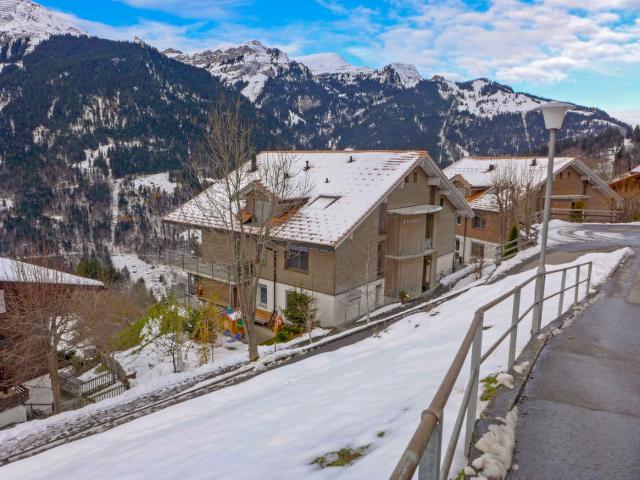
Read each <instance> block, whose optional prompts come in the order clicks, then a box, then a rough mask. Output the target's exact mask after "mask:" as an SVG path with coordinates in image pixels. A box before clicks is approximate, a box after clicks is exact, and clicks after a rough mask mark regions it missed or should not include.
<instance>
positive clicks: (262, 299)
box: [258, 283, 268, 307]
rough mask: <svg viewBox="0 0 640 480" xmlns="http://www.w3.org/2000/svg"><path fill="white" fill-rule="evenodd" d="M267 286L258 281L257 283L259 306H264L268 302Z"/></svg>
mask: <svg viewBox="0 0 640 480" xmlns="http://www.w3.org/2000/svg"><path fill="white" fill-rule="evenodd" d="M267 292H268V289H267V286H266V285H264V284H263V283H259V284H258V305H260V306H261V307H266V306H267V303H268V299H267Z"/></svg>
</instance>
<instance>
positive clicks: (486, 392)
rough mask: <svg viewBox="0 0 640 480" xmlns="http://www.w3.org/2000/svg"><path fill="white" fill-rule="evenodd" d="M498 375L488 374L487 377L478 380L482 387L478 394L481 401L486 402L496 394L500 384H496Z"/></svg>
mask: <svg viewBox="0 0 640 480" xmlns="http://www.w3.org/2000/svg"><path fill="white" fill-rule="evenodd" d="M497 376H498V375H497V374H496V375H489V376H488V377H485V378H483V379H482V380H480V383H482V385H483V388H482V395H480V400H482V401H483V402H488V401H489V400H491V399H492V398H493V397H495V396H496V393H498V387H499V386H500V385H499V384H498V379H497V378H496V377H497Z"/></svg>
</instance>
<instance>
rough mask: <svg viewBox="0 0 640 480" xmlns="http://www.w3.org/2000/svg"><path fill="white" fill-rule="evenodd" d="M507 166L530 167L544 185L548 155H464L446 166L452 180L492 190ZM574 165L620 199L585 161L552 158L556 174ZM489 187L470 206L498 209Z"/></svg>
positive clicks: (535, 179)
mask: <svg viewBox="0 0 640 480" xmlns="http://www.w3.org/2000/svg"><path fill="white" fill-rule="evenodd" d="M505 165H512V166H513V167H514V168H529V169H531V171H532V183H533V185H534V186H535V187H536V188H537V187H540V186H542V185H543V184H544V182H545V180H546V178H547V166H548V159H547V158H546V157H464V158H462V159H460V160H458V161H457V162H455V163H453V164H451V165H449V166H448V167H447V168H445V169H444V173H445V175H447V177H448V178H449V179H453V178H462V179H464V180H465V181H466V182H467V183H468V184H469V185H471V186H472V187H476V188H484V189H489V187H490V186H491V180H492V176H493V175H494V173H495V172H496V171H497V170H498V169H499V168H501V167H503V166H505ZM569 167H573V168H575V169H576V170H577V171H578V172H580V174H582V175H584V176H587V177H588V178H589V181H590V182H591V183H592V184H594V185H595V186H596V187H597V188H598V189H599V190H600V191H601V192H603V193H604V194H605V195H607V196H609V197H610V198H613V199H615V200H616V201H620V200H621V198H620V196H619V195H618V194H617V193H616V192H615V191H613V190H612V189H611V188H610V187H609V185H607V183H606V182H605V181H604V180H602V178H600V176H599V175H598V174H597V173H595V172H594V171H593V170H591V169H590V168H589V167H588V166H587V165H586V164H585V163H584V162H582V161H581V160H579V159H578V158H574V157H556V158H555V159H554V161H553V174H554V175H557V174H558V173H560V172H562V171H563V170H565V169H567V168H569ZM492 197H493V194H491V191H490V190H486V191H485V192H484V194H482V195H478V196H476V197H474V198H473V199H471V200H469V204H470V206H471V208H474V209H478V210H489V211H494V210H496V208H497V207H496V206H495V205H496V203H495V199H494V198H492Z"/></svg>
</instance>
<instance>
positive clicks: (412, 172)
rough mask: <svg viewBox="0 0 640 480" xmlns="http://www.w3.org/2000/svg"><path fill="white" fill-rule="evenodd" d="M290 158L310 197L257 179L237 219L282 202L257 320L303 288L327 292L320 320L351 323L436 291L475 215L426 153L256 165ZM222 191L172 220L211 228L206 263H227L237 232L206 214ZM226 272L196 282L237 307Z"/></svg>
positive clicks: (311, 156)
mask: <svg viewBox="0 0 640 480" xmlns="http://www.w3.org/2000/svg"><path fill="white" fill-rule="evenodd" d="M283 155H288V156H289V157H290V161H291V165H292V169H291V170H292V172H294V173H293V174H292V175H293V178H297V179H299V178H302V176H305V178H306V180H305V183H306V184H307V185H308V190H307V191H306V192H304V194H302V195H301V197H302V198H295V199H294V198H292V197H296V195H290V196H289V197H290V198H276V197H277V196H276V195H273V194H272V193H271V192H270V191H269V188H268V187H267V186H265V185H262V184H259V183H260V182H257V181H255V180H254V181H250V179H249V181H247V182H246V185H242V186H241V187H242V188H241V190H240V193H239V195H241V198H242V204H243V205H244V206H243V210H242V212H241V213H240V214H237V215H236V218H238V219H241V221H242V222H243V223H244V222H247V224H251V222H255V223H261V222H264V221H267V220H268V219H265V218H263V217H264V214H263V212H264V211H265V210H266V209H265V205H268V204H269V202H272V203H275V204H276V205H277V209H276V210H275V211H277V214H276V215H274V217H273V218H272V219H271V221H273V223H274V225H278V227H277V229H274V232H273V242H272V243H271V246H270V248H269V250H268V255H267V260H266V263H265V264H263V265H262V266H261V269H260V271H261V273H260V282H259V288H258V293H257V299H256V301H257V305H258V310H257V319H260V320H262V321H265V322H268V321H269V320H270V319H271V318H273V316H274V315H275V314H276V313H278V312H282V311H283V310H284V308H285V307H286V304H287V298H288V294H289V292H291V291H293V290H295V289H299V290H303V291H306V292H308V293H311V294H312V295H313V296H314V297H315V298H316V299H317V308H318V312H317V320H318V322H319V323H320V325H322V326H327V327H331V326H337V325H342V324H345V323H347V322H351V321H354V320H356V319H358V318H360V317H362V316H363V315H365V314H366V313H367V311H371V310H374V309H376V308H378V307H380V306H382V305H384V304H385V303H388V302H391V301H396V300H397V299H399V298H400V297H405V296H406V297H415V296H416V295H419V294H421V293H422V292H425V291H428V290H430V289H432V288H434V287H435V285H436V282H437V280H438V279H439V278H440V277H441V276H443V275H445V274H448V273H449V272H451V271H452V268H453V265H454V245H455V219H456V216H461V217H465V218H466V217H469V218H470V217H471V216H472V215H473V212H472V211H471V209H470V208H469V207H468V206H467V204H466V202H465V201H464V198H463V197H462V196H461V195H460V193H459V192H458V191H457V190H456V189H455V188H453V186H452V185H451V183H450V182H449V180H448V179H447V178H446V176H445V175H444V174H443V173H442V171H441V170H440V169H439V168H438V167H437V165H436V164H435V163H434V162H433V160H432V159H431V158H430V157H429V155H428V154H427V153H426V152H424V151H361V150H354V151H348V150H345V151H296V152H263V153H260V154H259V155H257V157H256V159H255V160H254V162H250V163H252V170H250V171H253V169H255V168H257V169H258V171H259V170H260V169H262V168H263V166H267V167H265V168H268V165H269V164H270V162H275V161H277V159H278V158H281V157H282V156H283ZM286 178H289V177H288V174H287V177H286ZM214 188H216V184H215V183H214V184H213V185H212V186H211V187H209V189H208V190H205V192H203V193H202V194H200V195H199V196H198V197H196V198H194V199H193V200H191V201H189V202H187V203H186V204H185V205H183V206H182V207H180V208H178V209H176V210H175V211H173V212H172V213H170V214H169V215H167V216H166V217H165V219H164V221H165V222H167V223H169V224H174V225H179V226H182V227H186V228H193V227H195V228H199V229H201V230H202V246H201V251H202V258H201V259H200V262H201V264H202V265H207V264H209V263H210V264H211V265H214V264H216V265H219V263H220V262H219V259H220V258H221V257H222V258H223V257H224V256H225V254H224V252H225V251H228V249H229V248H230V245H229V243H230V241H231V240H230V239H231V238H232V237H231V236H229V235H228V234H226V235H225V234H223V233H224V232H221V227H220V225H216V224H214V223H215V222H212V221H211V220H210V219H209V218H208V216H207V215H206V210H207V209H208V208H209V207H208V206H207V201H208V198H209V197H208V191H210V190H211V189H214ZM293 200H295V201H293ZM202 270H205V272H204V273H203V272H202ZM220 272H221V270H220V269H218V268H213V267H212V268H211V269H210V271H209V272H206V269H202V268H201V269H200V270H199V271H198V272H193V271H191V272H189V273H190V278H191V281H190V282H189V284H190V285H194V284H195V289H194V290H195V292H194V293H197V294H198V296H199V297H200V298H212V297H213V298H215V299H216V300H215V301H216V303H218V304H220V305H221V306H225V307H226V306H230V307H233V308H235V307H236V303H237V300H236V293H235V287H234V285H233V284H232V282H230V281H229V280H228V277H225V275H224V269H223V270H222V273H220Z"/></svg>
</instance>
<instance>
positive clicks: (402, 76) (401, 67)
mask: <svg viewBox="0 0 640 480" xmlns="http://www.w3.org/2000/svg"><path fill="white" fill-rule="evenodd" d="M384 70H385V71H394V72H395V73H396V75H398V80H399V81H400V84H401V85H402V86H403V87H405V88H413V87H415V86H416V85H417V84H418V83H419V82H420V80H422V77H421V76H420V74H419V73H418V69H417V68H416V67H415V66H414V65H410V64H407V63H390V64H389V65H387V66H386V67H384Z"/></svg>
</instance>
